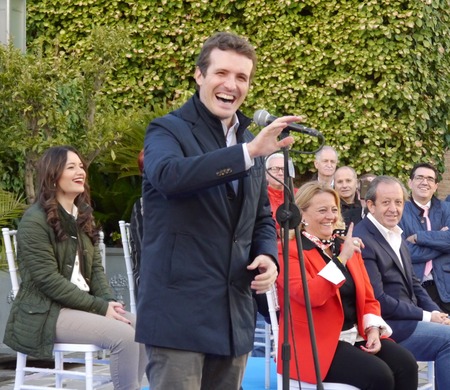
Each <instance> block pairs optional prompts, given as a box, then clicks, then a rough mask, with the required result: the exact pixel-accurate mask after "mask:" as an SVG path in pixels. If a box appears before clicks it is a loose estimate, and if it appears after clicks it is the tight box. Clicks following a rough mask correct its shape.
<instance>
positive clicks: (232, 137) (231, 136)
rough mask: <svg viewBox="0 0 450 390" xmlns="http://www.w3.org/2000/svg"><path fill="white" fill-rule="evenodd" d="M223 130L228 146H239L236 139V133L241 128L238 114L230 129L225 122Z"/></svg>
mask: <svg viewBox="0 0 450 390" xmlns="http://www.w3.org/2000/svg"><path fill="white" fill-rule="evenodd" d="M221 123H222V128H223V135H224V136H225V139H226V142H227V146H232V145H236V144H237V139H236V131H237V129H238V128H239V119H238V117H237V115H236V114H234V116H233V124H232V125H231V126H230V127H229V128H228V127H227V126H226V125H225V123H223V121H221Z"/></svg>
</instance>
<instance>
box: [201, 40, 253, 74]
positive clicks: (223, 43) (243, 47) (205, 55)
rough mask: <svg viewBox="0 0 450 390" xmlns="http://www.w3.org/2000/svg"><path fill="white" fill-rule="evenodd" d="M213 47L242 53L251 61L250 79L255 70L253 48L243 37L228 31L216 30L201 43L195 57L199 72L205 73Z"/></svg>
mask: <svg viewBox="0 0 450 390" xmlns="http://www.w3.org/2000/svg"><path fill="white" fill-rule="evenodd" d="M214 49H219V50H224V51H227V50H233V51H235V52H236V53H238V54H242V55H244V56H245V57H247V58H249V59H251V60H252V62H253V68H252V72H251V74H250V80H251V79H252V78H253V76H254V75H255V72H256V63H257V57H256V52H255V48H254V47H253V46H252V45H251V44H250V43H249V42H248V41H247V40H246V39H245V38H242V37H240V36H238V35H236V34H233V33H230V32H218V33H216V34H214V35H213V36H211V37H210V38H208V39H207V40H206V41H205V43H204V44H203V47H202V50H201V51H200V54H199V56H198V58H197V62H196V66H197V67H198V68H199V69H200V72H201V74H202V75H203V76H204V75H206V71H207V70H208V67H209V64H210V55H211V52H212V51H213V50H214Z"/></svg>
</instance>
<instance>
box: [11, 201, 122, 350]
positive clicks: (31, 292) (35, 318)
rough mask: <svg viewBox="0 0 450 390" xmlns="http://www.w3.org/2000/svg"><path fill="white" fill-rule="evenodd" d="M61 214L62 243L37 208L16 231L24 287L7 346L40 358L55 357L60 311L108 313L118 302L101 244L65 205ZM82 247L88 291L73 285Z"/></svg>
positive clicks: (15, 305)
mask: <svg viewBox="0 0 450 390" xmlns="http://www.w3.org/2000/svg"><path fill="white" fill-rule="evenodd" d="M87 207H89V206H87ZM58 213H59V216H60V219H61V225H62V228H63V230H64V231H65V232H67V234H68V236H69V238H67V239H65V240H63V241H60V242H57V240H56V237H55V234H54V232H53V229H52V228H51V227H50V226H49V225H48V223H47V220H46V219H47V215H46V214H45V212H44V210H43V209H42V208H41V206H40V205H39V204H34V205H33V206H31V207H30V208H29V209H28V210H27V211H26V212H25V214H24V216H23V217H22V220H21V222H20V224H19V228H18V232H17V260H18V266H19V273H20V278H21V285H20V289H19V292H18V294H17V297H16V299H15V300H14V302H13V304H12V307H11V312H10V315H9V319H8V322H7V325H6V330H5V337H4V343H5V344H6V345H8V346H9V347H11V348H12V349H14V350H15V351H19V352H22V353H26V354H27V355H31V356H35V357H37V358H51V357H52V351H53V344H54V340H55V333H56V320H57V319H58V315H59V311H60V309H61V308H63V307H65V308H71V309H75V310H83V311H87V312H91V313H97V314H100V315H105V314H106V312H107V309H108V302H109V301H112V300H114V296H113V294H112V291H111V288H110V286H109V285H108V282H107V279H106V275H105V273H104V269H103V266H102V260H101V255H100V252H99V249H98V246H94V245H93V244H92V242H91V240H90V239H89V237H88V236H87V235H86V234H84V233H82V232H79V231H77V230H78V229H77V225H76V220H75V218H74V217H73V216H72V215H70V214H68V213H67V212H66V211H65V210H64V209H63V208H62V207H60V208H59V210H58ZM78 240H80V242H81V245H79V244H78ZM78 248H80V250H81V251H82V252H83V254H84V255H83V256H82V257H83V258H82V259H81V258H80V261H82V269H83V275H84V276H85V279H86V281H87V283H88V284H89V287H90V291H89V292H86V291H82V290H80V289H79V288H78V287H77V286H75V285H74V284H73V283H71V282H70V278H71V275H72V270H73V264H74V260H75V256H76V253H77V249H78Z"/></svg>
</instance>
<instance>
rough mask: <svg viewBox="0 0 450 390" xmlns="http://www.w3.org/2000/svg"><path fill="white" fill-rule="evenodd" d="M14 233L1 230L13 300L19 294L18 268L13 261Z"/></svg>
mask: <svg viewBox="0 0 450 390" xmlns="http://www.w3.org/2000/svg"><path fill="white" fill-rule="evenodd" d="M16 233H17V231H16V230H9V229H8V228H3V229H2V234H3V243H4V246H5V253H6V259H7V260H8V270H9V275H10V278H11V284H12V292H13V298H15V297H16V295H17V293H18V292H19V275H18V268H17V264H16V260H15V258H16V254H17V252H16V248H17V245H16V244H17V241H16ZM11 238H12V242H11ZM13 244H14V245H13Z"/></svg>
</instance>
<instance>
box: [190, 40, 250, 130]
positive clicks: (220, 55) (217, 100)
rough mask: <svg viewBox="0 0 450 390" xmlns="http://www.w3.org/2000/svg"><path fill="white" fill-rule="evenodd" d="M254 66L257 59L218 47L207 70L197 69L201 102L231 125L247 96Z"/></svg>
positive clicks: (196, 75)
mask: <svg viewBox="0 0 450 390" xmlns="http://www.w3.org/2000/svg"><path fill="white" fill-rule="evenodd" d="M252 69H253V62H252V60H251V59H250V58H248V57H246V56H245V55H242V54H238V53H237V52H235V51H232V50H227V51H224V50H220V49H217V48H216V49H213V50H212V51H211V54H210V58H209V66H208V69H207V70H206V73H205V74H202V73H201V72H200V69H199V68H197V69H196V70H195V80H196V82H197V85H198V86H199V93H200V100H201V102H202V103H203V104H204V105H205V106H206V107H207V108H208V110H209V111H211V113H212V114H214V115H216V116H217V117H218V118H219V119H220V120H222V121H225V123H226V124H227V126H230V125H231V122H232V120H233V116H234V114H235V113H236V111H237V110H238V109H239V107H240V106H241V104H242V102H243V101H244V99H245V98H246V96H247V93H248V90H249V87H250V78H251V73H252Z"/></svg>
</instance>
